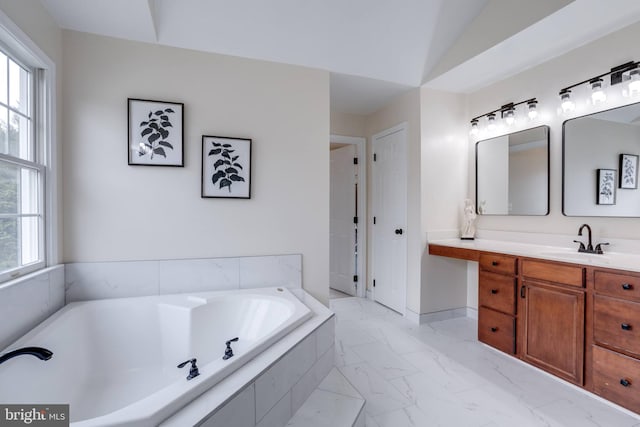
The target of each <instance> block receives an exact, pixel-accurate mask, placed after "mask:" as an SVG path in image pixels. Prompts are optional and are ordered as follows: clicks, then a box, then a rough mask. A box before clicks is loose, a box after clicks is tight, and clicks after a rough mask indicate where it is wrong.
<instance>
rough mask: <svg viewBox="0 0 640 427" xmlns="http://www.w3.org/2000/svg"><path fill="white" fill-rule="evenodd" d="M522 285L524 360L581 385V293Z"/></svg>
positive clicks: (582, 360)
mask: <svg viewBox="0 0 640 427" xmlns="http://www.w3.org/2000/svg"><path fill="white" fill-rule="evenodd" d="M524 285H525V286H526V294H525V307H526V309H525V311H526V312H525V319H526V320H525V338H524V349H523V351H524V354H523V358H524V360H526V361H527V362H529V363H531V364H533V365H536V366H538V367H540V368H542V369H544V370H546V371H548V372H550V373H552V374H554V375H557V376H559V377H561V378H564V379H566V380H568V381H571V382H573V383H575V384H578V385H582V381H583V366H584V300H585V296H584V291H581V290H577V289H570V288H565V287H563V286H555V285H550V284H545V283H539V282H535V281H525V282H524Z"/></svg>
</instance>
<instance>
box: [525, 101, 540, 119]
mask: <svg viewBox="0 0 640 427" xmlns="http://www.w3.org/2000/svg"><path fill="white" fill-rule="evenodd" d="M527 107H529V111H528V112H527V115H528V116H529V120H533V119H535V118H536V117H538V101H536V100H533V101H529V102H528V103H527Z"/></svg>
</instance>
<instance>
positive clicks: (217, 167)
mask: <svg viewBox="0 0 640 427" xmlns="http://www.w3.org/2000/svg"><path fill="white" fill-rule="evenodd" d="M251 144H252V140H251V139H249V138H233V137H228V136H212V135H202V169H201V178H200V197H202V198H203V199H205V198H225V199H229V198H232V199H250V198H251V169H252V161H251Z"/></svg>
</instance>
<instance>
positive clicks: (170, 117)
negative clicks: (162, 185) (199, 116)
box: [128, 98, 184, 166]
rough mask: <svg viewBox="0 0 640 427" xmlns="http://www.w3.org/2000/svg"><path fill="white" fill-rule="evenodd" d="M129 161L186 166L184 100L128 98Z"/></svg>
mask: <svg viewBox="0 0 640 427" xmlns="http://www.w3.org/2000/svg"><path fill="white" fill-rule="evenodd" d="M128 113H129V120H128V122H129V139H128V146H129V164H130V165H148V166H184V158H183V151H184V129H183V120H184V104H182V103H176V102H165V101H151V100H146V99H133V98H129V99H128Z"/></svg>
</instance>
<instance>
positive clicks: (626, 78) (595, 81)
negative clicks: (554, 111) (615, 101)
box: [559, 61, 640, 113]
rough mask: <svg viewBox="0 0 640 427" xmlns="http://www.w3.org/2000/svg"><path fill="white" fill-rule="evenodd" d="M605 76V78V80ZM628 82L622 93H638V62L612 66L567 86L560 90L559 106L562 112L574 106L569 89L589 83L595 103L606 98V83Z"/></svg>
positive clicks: (639, 80) (627, 94) (639, 77)
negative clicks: (607, 69)
mask: <svg viewBox="0 0 640 427" xmlns="http://www.w3.org/2000/svg"><path fill="white" fill-rule="evenodd" d="M605 77H606V78H607V79H606V80H605ZM623 82H628V83H626V84H625V85H622V86H624V88H623V91H622V93H623V95H625V96H633V95H637V94H640V62H634V61H630V62H627V63H625V64H622V65H618V66H617V67H613V68H612V69H611V70H609V71H607V72H606V73H602V74H600V75H597V76H594V77H591V78H590V79H587V80H584V81H581V82H579V83H575V84H572V85H571V86H567V87H565V88H564V89H562V90H560V93H559V95H560V108H561V109H562V112H563V113H569V112H571V111H573V110H575V108H576V104H575V101H574V100H573V99H572V94H571V90H572V89H574V88H576V87H578V86H581V85H584V84H589V86H590V87H591V93H590V97H591V103H592V104H593V105H597V104H600V103H603V102H605V101H606V100H607V94H606V92H605V87H606V85H609V86H615V85H617V84H620V83H623Z"/></svg>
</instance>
